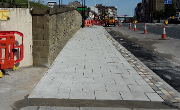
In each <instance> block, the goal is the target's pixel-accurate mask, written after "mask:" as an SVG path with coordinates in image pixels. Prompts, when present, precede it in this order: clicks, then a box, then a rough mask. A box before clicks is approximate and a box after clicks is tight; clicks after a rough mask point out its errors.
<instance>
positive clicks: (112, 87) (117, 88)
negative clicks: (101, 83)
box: [106, 85, 130, 92]
mask: <svg viewBox="0 0 180 110" xmlns="http://www.w3.org/2000/svg"><path fill="white" fill-rule="evenodd" d="M106 90H107V91H114V92H115V91H117V92H120V91H124V92H130V90H129V88H128V87H127V85H106Z"/></svg>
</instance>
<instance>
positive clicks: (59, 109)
mask: <svg viewBox="0 0 180 110" xmlns="http://www.w3.org/2000/svg"><path fill="white" fill-rule="evenodd" d="M31 110H33V109H31ZM38 110H79V108H78V107H55V106H53V107H48V106H40V107H39V109H38Z"/></svg>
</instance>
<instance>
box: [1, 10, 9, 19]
mask: <svg viewBox="0 0 180 110" xmlns="http://www.w3.org/2000/svg"><path fill="white" fill-rule="evenodd" d="M9 18H10V12H9V10H0V20H8V19H9Z"/></svg>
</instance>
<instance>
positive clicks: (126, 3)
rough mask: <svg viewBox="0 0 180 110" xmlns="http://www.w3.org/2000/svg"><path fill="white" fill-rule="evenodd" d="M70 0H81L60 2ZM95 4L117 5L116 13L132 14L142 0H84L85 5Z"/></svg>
mask: <svg viewBox="0 0 180 110" xmlns="http://www.w3.org/2000/svg"><path fill="white" fill-rule="evenodd" d="M45 1H46V2H51V1H55V2H56V3H58V4H59V0H45ZM70 1H72V2H73V1H79V2H80V3H81V0H62V4H68V3H69V2H70ZM83 1H84V0H83ZM95 1H96V4H103V5H105V4H106V6H115V7H116V6H117V15H118V16H121V15H128V16H134V8H135V7H136V6H137V4H138V3H140V2H142V0H85V5H86V6H88V7H89V6H91V5H92V6H94V4H95Z"/></svg>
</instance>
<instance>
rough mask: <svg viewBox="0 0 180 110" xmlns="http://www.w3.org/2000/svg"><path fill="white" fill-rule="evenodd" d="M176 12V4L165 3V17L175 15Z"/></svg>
mask: <svg viewBox="0 0 180 110" xmlns="http://www.w3.org/2000/svg"><path fill="white" fill-rule="evenodd" d="M175 13H176V9H175V5H174V4H168V5H165V17H166V18H167V17H170V16H174V15H175Z"/></svg>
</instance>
